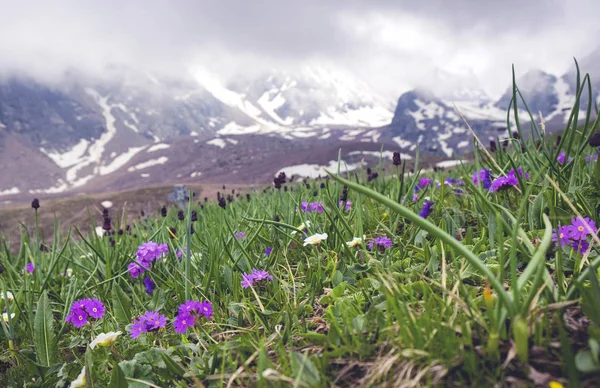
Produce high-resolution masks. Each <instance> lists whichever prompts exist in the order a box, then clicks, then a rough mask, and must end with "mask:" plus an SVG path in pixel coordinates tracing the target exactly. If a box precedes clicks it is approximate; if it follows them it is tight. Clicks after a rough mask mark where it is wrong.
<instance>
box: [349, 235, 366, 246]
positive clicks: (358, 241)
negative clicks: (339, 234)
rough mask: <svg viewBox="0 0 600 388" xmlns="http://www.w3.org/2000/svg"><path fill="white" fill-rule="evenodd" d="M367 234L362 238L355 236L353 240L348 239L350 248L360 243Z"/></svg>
mask: <svg viewBox="0 0 600 388" xmlns="http://www.w3.org/2000/svg"><path fill="white" fill-rule="evenodd" d="M366 237H367V236H363V237H362V238H360V237H354V238H353V239H352V241H348V242H346V245H348V246H349V247H350V248H354V247H357V246H359V245H360V243H361V242H362V241H363V240H364V239H365V238H366Z"/></svg>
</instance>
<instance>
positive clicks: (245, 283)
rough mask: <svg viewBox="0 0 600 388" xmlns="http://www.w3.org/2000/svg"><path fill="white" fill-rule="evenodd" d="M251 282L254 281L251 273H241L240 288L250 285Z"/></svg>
mask: <svg viewBox="0 0 600 388" xmlns="http://www.w3.org/2000/svg"><path fill="white" fill-rule="evenodd" d="M253 283H254V278H253V277H252V274H250V275H249V274H247V273H244V274H242V288H248V287H252V284H253Z"/></svg>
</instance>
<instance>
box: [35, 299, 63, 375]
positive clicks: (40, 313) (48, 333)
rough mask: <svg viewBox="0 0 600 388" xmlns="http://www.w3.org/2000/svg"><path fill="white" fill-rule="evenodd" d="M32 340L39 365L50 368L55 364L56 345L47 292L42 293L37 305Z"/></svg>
mask: <svg viewBox="0 0 600 388" xmlns="http://www.w3.org/2000/svg"><path fill="white" fill-rule="evenodd" d="M33 339H34V344H35V352H36V355H37V360H38V363H39V364H40V365H43V366H51V365H53V364H55V363H56V362H57V355H58V343H57V341H56V335H55V333H54V318H53V317H52V310H51V308H50V301H49V300H48V292H47V291H44V293H43V294H42V296H40V299H39V301H38V304H37V310H36V312H35V319H34V321H33Z"/></svg>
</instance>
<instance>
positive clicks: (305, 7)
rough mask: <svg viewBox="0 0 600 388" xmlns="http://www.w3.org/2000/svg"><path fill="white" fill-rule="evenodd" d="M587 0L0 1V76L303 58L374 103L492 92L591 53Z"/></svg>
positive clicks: (595, 29)
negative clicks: (337, 74) (342, 77)
mask: <svg viewBox="0 0 600 388" xmlns="http://www.w3.org/2000/svg"><path fill="white" fill-rule="evenodd" d="M595 3H597V0H528V1H521V0H496V1H488V0H454V1H449V0H423V1H418V0H412V1H404V0H395V1H394V0H364V1H356V0H294V1H292V0H274V1H262V0H253V1H248V0H239V1H233V0H214V1H203V0H196V1H193V0H189V1H187V0H164V1H162V0H127V1H117V0H104V1H100V0H98V1H93V0H89V1H79V0H77V1H76V0H73V1H68V0H62V1H58V0H57V1H51V2H50V1H44V2H42V1H25V0H24V1H8V0H0V5H1V7H2V8H1V11H2V12H0V25H1V26H2V34H1V35H0V73H4V74H6V73H10V72H15V71H19V72H25V73H28V74H30V75H34V76H36V77H39V78H42V79H47V80H51V79H56V78H57V76H58V75H60V74H61V73H62V72H64V71H65V69H68V68H75V69H78V70H80V71H84V72H90V73H97V72H100V71H102V69H103V68H104V67H105V66H106V65H107V64H108V63H122V64H126V65H129V66H132V67H134V68H136V69H140V70H153V71H162V72H170V73H172V74H179V73H181V71H183V70H185V68H186V67H188V66H191V65H195V64H202V65H203V66H206V67H207V68H208V69H210V70H212V71H216V72H219V73H220V75H221V76H222V77H223V78H227V77H231V76H234V75H235V74H237V73H245V74H251V73H253V72H260V71H263V70H265V69H268V68H269V67H282V68H294V66H299V65H301V64H303V63H306V62H307V61H323V62H326V63H329V64H332V65H335V66H340V67H343V68H345V69H347V70H350V71H352V72H354V73H356V74H357V75H358V76H360V77H361V78H362V79H364V80H365V81H367V82H368V83H370V84H371V85H372V86H373V87H374V88H375V89H376V90H377V91H379V92H380V93H382V94H384V95H385V96H394V97H396V96H397V95H398V94H399V93H401V92H403V91H405V90H406V89H407V88H409V87H412V86H416V85H431V84H433V85H434V86H437V87H442V86H440V80H439V78H436V77H435V74H436V71H435V70H436V69H441V70H443V71H447V72H451V73H457V74H463V75H464V74H470V73H473V74H475V75H476V76H477V77H478V78H479V79H481V80H482V83H483V86H484V87H485V89H486V90H487V91H488V92H489V93H492V94H499V93H502V92H503V91H504V89H505V88H506V87H507V86H508V84H509V83H510V69H511V64H512V63H514V64H515V65H516V67H517V71H518V72H519V73H523V72H525V71H526V70H527V69H529V68H532V67H539V68H542V69H544V70H546V71H549V72H552V73H556V74H560V73H562V72H564V71H565V70H567V69H568V67H569V66H571V65H572V63H573V59H572V58H573V57H576V58H582V57H584V56H585V55H586V54H589V53H590V52H591V51H593V50H594V49H596V48H598V47H600V43H599V42H598V41H597V37H598V36H599V33H600V23H598V20H597V10H598V8H597V6H594V4H595ZM584 70H586V69H584Z"/></svg>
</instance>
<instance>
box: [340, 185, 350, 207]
mask: <svg viewBox="0 0 600 388" xmlns="http://www.w3.org/2000/svg"><path fill="white" fill-rule="evenodd" d="M347 200H348V186H344V188H343V189H342V194H340V201H342V202H344V203H345V202H346V201H347Z"/></svg>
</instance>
